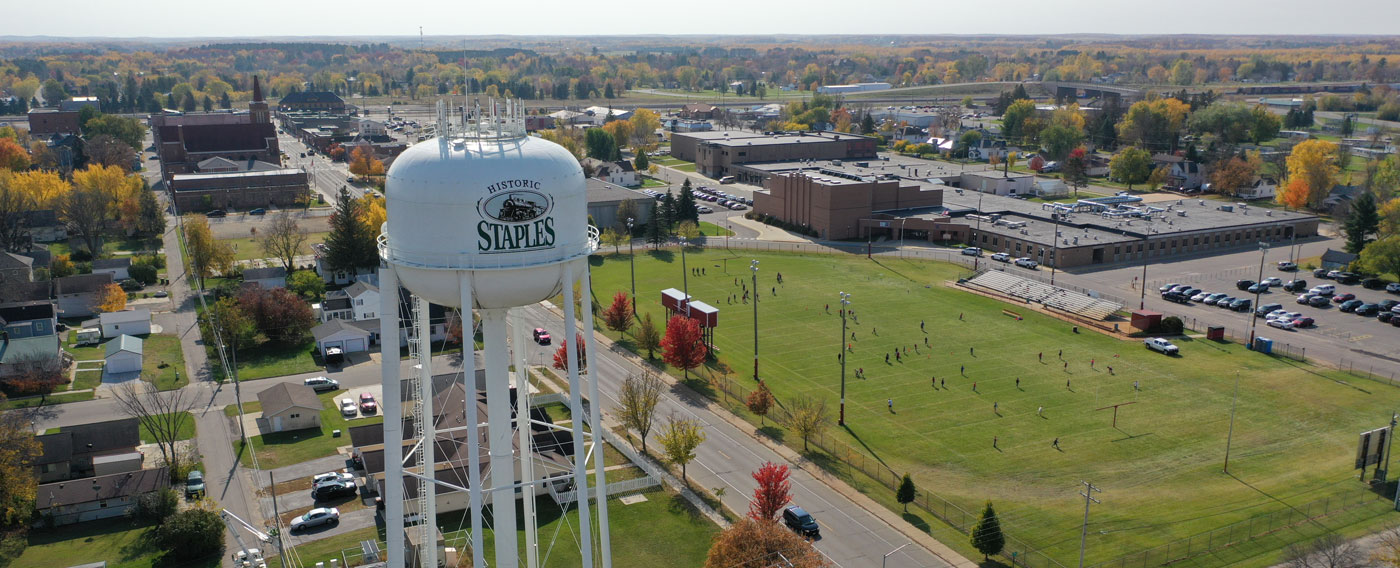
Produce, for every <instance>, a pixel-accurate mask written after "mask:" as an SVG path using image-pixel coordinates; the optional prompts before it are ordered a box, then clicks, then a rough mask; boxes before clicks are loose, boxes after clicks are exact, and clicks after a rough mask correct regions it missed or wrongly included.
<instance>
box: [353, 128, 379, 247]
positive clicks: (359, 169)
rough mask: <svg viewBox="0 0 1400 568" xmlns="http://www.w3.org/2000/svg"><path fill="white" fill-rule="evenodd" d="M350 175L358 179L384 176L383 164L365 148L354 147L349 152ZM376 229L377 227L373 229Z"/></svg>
mask: <svg viewBox="0 0 1400 568" xmlns="http://www.w3.org/2000/svg"><path fill="white" fill-rule="evenodd" d="M350 173H352V174H355V175H357V176H360V177H362V178H363V177H369V176H382V175H384V162H381V161H379V159H377V158H375V157H374V153H373V152H371V151H369V150H367V149H366V147H365V146H356V147H355V149H354V150H353V151H351V152H350ZM375 228H376V229H378V227H377V226H376V227H375Z"/></svg>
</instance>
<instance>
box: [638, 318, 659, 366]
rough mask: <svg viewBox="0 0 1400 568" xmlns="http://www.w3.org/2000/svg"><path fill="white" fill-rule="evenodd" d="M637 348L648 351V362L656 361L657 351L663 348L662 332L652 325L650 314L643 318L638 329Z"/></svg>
mask: <svg viewBox="0 0 1400 568" xmlns="http://www.w3.org/2000/svg"><path fill="white" fill-rule="evenodd" d="M637 348H638V349H645V350H647V360H648V361H650V360H652V359H655V358H656V350H657V349H659V348H661V332H660V331H659V330H657V329H656V324H655V323H652V321H651V314H650V313H648V314H645V315H643V316H642V323H641V325H640V326H639V327H638V328H637Z"/></svg>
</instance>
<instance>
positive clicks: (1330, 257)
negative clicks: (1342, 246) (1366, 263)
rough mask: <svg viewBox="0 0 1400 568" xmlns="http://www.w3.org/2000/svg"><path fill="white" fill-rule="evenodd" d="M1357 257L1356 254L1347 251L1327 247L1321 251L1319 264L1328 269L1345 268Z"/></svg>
mask: <svg viewBox="0 0 1400 568" xmlns="http://www.w3.org/2000/svg"><path fill="white" fill-rule="evenodd" d="M1357 258H1359V257H1358V256H1357V255H1354V254H1352V253H1349V252H1343V251H1339V250H1332V249H1327V250H1326V251H1325V252H1323V253H1322V260H1321V262H1320V264H1321V265H1322V268H1326V269H1328V270H1345V269H1346V267H1347V266H1350V265H1351V263H1353V262H1356V259H1357Z"/></svg>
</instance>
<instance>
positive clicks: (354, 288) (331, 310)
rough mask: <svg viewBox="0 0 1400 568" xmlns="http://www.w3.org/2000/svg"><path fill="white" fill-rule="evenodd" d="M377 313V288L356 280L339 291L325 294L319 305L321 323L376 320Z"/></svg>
mask: <svg viewBox="0 0 1400 568" xmlns="http://www.w3.org/2000/svg"><path fill="white" fill-rule="evenodd" d="M378 312H379V287H378V286H375V285H373V284H370V283H369V282H364V281H358V280H357V281H355V282H354V283H353V284H351V285H349V286H346V287H344V288H341V289H340V290H331V291H328V292H326V299H325V301H324V302H323V303H322V304H321V321H322V322H328V321H331V320H333V319H343V320H350V321H364V320H368V319H378V317H379V316H377V315H376V314H377V313H378Z"/></svg>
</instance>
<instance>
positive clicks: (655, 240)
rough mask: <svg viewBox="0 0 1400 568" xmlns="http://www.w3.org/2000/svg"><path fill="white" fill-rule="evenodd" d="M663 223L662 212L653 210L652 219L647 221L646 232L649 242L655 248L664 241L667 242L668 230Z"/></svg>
mask: <svg viewBox="0 0 1400 568" xmlns="http://www.w3.org/2000/svg"><path fill="white" fill-rule="evenodd" d="M658 209H660V208H658ZM661 223H662V220H661V212H660V211H655V210H654V211H652V212H651V221H650V222H648V223H647V233H646V239H647V243H648V244H650V245H651V246H652V248H655V247H657V246H659V245H661V244H662V243H665V242H666V237H667V235H666V233H667V231H666V229H665V228H664V227H662V226H661Z"/></svg>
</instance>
